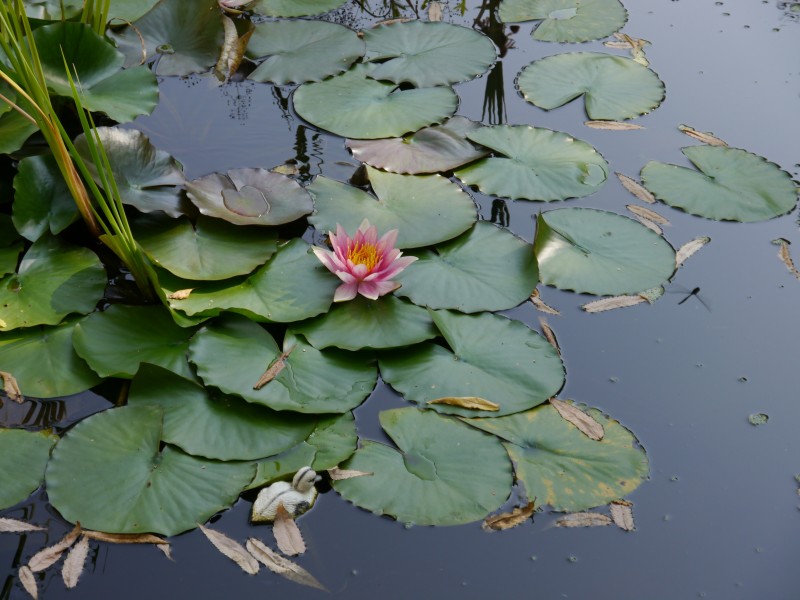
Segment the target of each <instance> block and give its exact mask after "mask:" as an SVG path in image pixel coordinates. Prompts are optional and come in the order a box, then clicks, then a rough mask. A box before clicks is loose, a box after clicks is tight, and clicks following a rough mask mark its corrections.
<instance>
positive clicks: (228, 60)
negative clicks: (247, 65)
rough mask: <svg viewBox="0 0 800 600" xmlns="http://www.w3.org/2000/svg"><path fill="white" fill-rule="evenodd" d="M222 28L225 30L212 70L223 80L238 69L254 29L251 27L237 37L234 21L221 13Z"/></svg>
mask: <svg viewBox="0 0 800 600" xmlns="http://www.w3.org/2000/svg"><path fill="white" fill-rule="evenodd" d="M222 28H223V31H224V32H225V37H224V41H223V43H222V50H221V51H220V54H219V60H217V65H216V66H215V67H214V71H215V72H216V74H217V77H218V78H219V79H222V80H224V79H227V78H228V77H231V76H232V75H233V74H234V73H236V71H238V70H239V65H240V64H242V58H243V57H244V52H245V50H246V49H247V43H248V42H249V41H250V36H251V35H253V31H255V29H254V28H251V29H250V30H249V31H247V32H246V33H245V34H244V35H243V36H242V37H239V32H238V31H237V30H236V23H234V22H233V20H232V19H231V18H230V17H228V16H226V15H222Z"/></svg>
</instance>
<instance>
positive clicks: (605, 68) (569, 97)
mask: <svg viewBox="0 0 800 600" xmlns="http://www.w3.org/2000/svg"><path fill="white" fill-rule="evenodd" d="M517 85H518V86H519V90H520V92H522V96H523V97H524V98H525V100H527V101H528V102H530V103H531V104H533V105H535V106H538V107H539V108H543V109H545V110H551V109H553V108H557V107H559V106H563V105H564V104H567V103H568V102H572V101H573V100H574V99H575V98H578V97H580V96H581V95H582V96H583V99H584V102H585V106H586V114H587V115H589V118H590V119H599V120H602V119H607V120H616V121H622V120H624V119H632V118H634V117H638V116H639V115H644V114H647V113H649V112H650V111H651V110H653V109H655V108H656V107H658V105H659V104H661V102H662V101H663V100H664V93H665V92H664V83H663V82H662V81H661V80H660V79H659V78H658V75H656V74H655V73H654V72H653V71H652V70H651V69H648V68H647V67H645V66H643V65H640V64H639V63H637V62H636V61H634V60H632V59H630V58H624V57H622V56H612V55H610V54H602V53H600V52H573V53H570V54H557V55H555V56H547V57H545V58H542V59H539V60H537V61H535V62H533V63H531V64H529V65H528V66H527V67H525V68H524V69H522V72H521V73H520V75H519V79H518V80H517Z"/></svg>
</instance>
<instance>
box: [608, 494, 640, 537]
mask: <svg viewBox="0 0 800 600" xmlns="http://www.w3.org/2000/svg"><path fill="white" fill-rule="evenodd" d="M632 506H633V502H628V501H627V500H614V501H613V502H612V503H611V504H609V505H608V508H609V510H610V511H611V519H612V520H613V521H614V524H615V525H616V526H617V527H619V528H620V529H622V530H624V531H633V530H634V529H636V524H635V523H634V522H633V510H632V508H631V507H632Z"/></svg>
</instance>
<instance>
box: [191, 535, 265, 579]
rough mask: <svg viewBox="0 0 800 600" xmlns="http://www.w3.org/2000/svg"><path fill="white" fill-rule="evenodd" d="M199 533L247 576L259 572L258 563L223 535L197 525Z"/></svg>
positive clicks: (236, 543)
mask: <svg viewBox="0 0 800 600" xmlns="http://www.w3.org/2000/svg"><path fill="white" fill-rule="evenodd" d="M197 526H198V527H199V528H200V531H202V532H203V535H205V536H206V537H207V538H208V541H210V542H211V543H212V544H213V545H214V547H215V548H216V549H217V550H219V551H220V552H221V553H222V554H224V555H225V556H227V557H228V558H230V559H231V560H232V561H233V562H235V563H236V564H237V565H239V567H240V568H241V569H242V571H244V572H245V573H247V574H248V575H256V574H257V573H258V570H259V566H258V561H257V560H256V559H255V558H254V557H253V555H252V554H250V553H249V552H248V551H247V550H245V549H244V547H243V546H242V545H241V544H240V543H239V542H237V541H235V540H232V539H231V538H229V537H228V536H227V535H225V534H224V533H220V532H219V531H215V530H214V529H209V528H208V527H204V526H203V525H200V524H199V523H198V525H197Z"/></svg>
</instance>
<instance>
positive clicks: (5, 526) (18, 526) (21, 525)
mask: <svg viewBox="0 0 800 600" xmlns="http://www.w3.org/2000/svg"><path fill="white" fill-rule="evenodd" d="M27 531H45V528H44V527H39V526H38V525H33V524H32V523H26V522H25V521H17V520H16V519H5V518H0V533H25V532H27Z"/></svg>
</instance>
